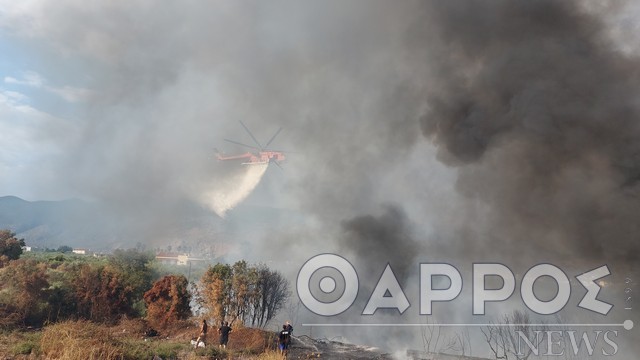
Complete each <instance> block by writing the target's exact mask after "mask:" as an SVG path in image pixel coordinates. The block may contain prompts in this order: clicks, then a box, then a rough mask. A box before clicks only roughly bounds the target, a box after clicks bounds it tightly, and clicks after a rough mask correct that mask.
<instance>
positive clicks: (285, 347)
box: [278, 324, 291, 357]
mask: <svg viewBox="0 0 640 360" xmlns="http://www.w3.org/2000/svg"><path fill="white" fill-rule="evenodd" d="M289 326H291V325H289ZM278 339H279V342H280V345H279V348H280V354H282V356H284V357H287V352H288V351H289V343H291V333H290V332H289V330H288V326H287V324H284V325H282V331H280V335H279V337H278Z"/></svg>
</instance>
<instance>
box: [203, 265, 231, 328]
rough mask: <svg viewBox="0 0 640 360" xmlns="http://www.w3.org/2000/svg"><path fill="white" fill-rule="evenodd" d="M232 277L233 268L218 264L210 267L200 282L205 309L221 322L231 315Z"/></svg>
mask: <svg viewBox="0 0 640 360" xmlns="http://www.w3.org/2000/svg"><path fill="white" fill-rule="evenodd" d="M232 276H233V271H232V269H231V266H229V265H227V264H216V265H214V266H212V267H209V269H208V270H207V272H205V273H204V275H203V276H202V279H201V280H200V281H201V283H202V287H203V289H202V291H201V295H202V297H203V300H204V307H205V309H206V310H207V311H208V312H209V314H210V316H212V317H213V318H215V319H218V320H220V321H221V320H224V319H225V318H226V317H227V315H228V314H229V305H230V304H231V301H230V300H231V299H230V295H231V280H232Z"/></svg>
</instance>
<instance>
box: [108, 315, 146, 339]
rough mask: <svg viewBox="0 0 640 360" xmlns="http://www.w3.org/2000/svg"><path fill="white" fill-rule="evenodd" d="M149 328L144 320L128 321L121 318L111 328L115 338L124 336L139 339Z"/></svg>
mask: <svg viewBox="0 0 640 360" xmlns="http://www.w3.org/2000/svg"><path fill="white" fill-rule="evenodd" d="M148 328H149V324H148V323H147V322H146V321H145V320H144V319H135V318H134V319H130V318H127V317H123V318H122V319H120V321H119V322H118V325H116V326H114V327H113V328H112V330H111V331H112V333H113V334H114V335H117V336H126V337H127V338H131V337H132V336H134V337H141V336H143V335H144V333H145V331H147V329H148Z"/></svg>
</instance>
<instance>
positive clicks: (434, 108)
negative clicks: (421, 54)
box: [410, 1, 640, 260]
mask: <svg viewBox="0 0 640 360" xmlns="http://www.w3.org/2000/svg"><path fill="white" fill-rule="evenodd" d="M424 5H425V9H424V18H423V19H422V20H423V21H422V22H420V23H418V24H416V27H415V29H414V31H413V32H412V33H411V34H410V42H411V43H412V44H414V45H415V46H422V47H426V48H427V51H428V53H427V55H426V56H427V58H428V62H429V71H428V72H429V76H430V79H431V81H432V83H431V86H430V87H429V89H428V92H429V94H428V104H429V107H428V111H427V112H426V114H425V115H424V116H423V117H422V119H421V127H422V131H423V133H424V135H425V136H426V137H428V138H429V139H431V140H432V141H433V142H434V143H435V144H437V146H438V148H439V153H438V155H439V158H440V159H441V160H442V161H444V162H446V163H448V164H450V165H453V166H457V167H459V168H460V177H459V179H458V183H457V187H458V189H459V191H461V192H462V193H463V194H465V195H467V196H468V197H470V198H474V199H480V200H481V201H483V202H485V203H486V204H487V205H488V206H489V207H490V211H489V218H488V219H487V220H488V223H489V225H488V227H489V230H490V232H491V236H492V241H493V240H495V241H493V242H492V243H491V245H494V246H491V247H488V248H486V250H489V251H491V252H493V251H496V250H497V249H499V251H501V252H509V253H513V252H514V251H516V252H517V251H521V252H531V251H535V252H538V253H541V254H549V255H553V254H558V255H566V256H571V255H573V256H579V257H589V258H601V257H604V258H626V259H628V260H637V259H638V250H639V243H640V242H638V240H637V234H638V233H639V231H640V223H639V222H638V221H637V218H638V217H637V216H638V214H639V213H640V187H639V185H638V184H639V182H638V181H639V180H640V141H639V140H640V128H639V126H638V125H639V121H638V120H639V119H640V117H639V115H640V112H639V110H640V109H639V107H638V104H639V102H638V95H639V94H640V92H639V90H640V89H639V86H640V82H639V81H638V80H639V79H638V76H639V75H640V72H639V71H638V69H640V67H639V65H640V62H639V61H638V60H637V59H636V58H633V57H629V56H626V55H623V54H622V53H620V52H617V51H616V49H615V47H614V45H613V42H612V41H611V40H610V39H609V38H607V36H606V32H605V27H604V26H603V23H602V22H601V20H600V18H599V17H596V16H594V15H593V14H590V13H588V12H587V11H586V10H585V9H583V8H581V7H580V6H579V4H576V3H575V2H571V1H490V2H486V1H465V2H458V1H454V2H451V1H446V2H445V1H433V2H425V3H424Z"/></svg>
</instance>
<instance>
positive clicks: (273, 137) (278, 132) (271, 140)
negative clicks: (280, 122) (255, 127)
mask: <svg viewBox="0 0 640 360" xmlns="http://www.w3.org/2000/svg"><path fill="white" fill-rule="evenodd" d="M280 131H282V127H280V128H279V129H278V131H276V133H275V134H273V136H272V137H271V139H270V140H269V141H267V145H265V146H264V148H265V149H266V148H268V147H269V144H271V142H273V140H274V139H275V138H276V136H278V134H280Z"/></svg>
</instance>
